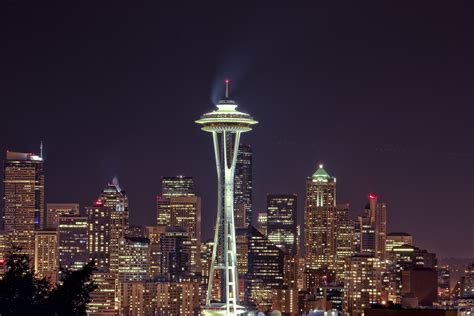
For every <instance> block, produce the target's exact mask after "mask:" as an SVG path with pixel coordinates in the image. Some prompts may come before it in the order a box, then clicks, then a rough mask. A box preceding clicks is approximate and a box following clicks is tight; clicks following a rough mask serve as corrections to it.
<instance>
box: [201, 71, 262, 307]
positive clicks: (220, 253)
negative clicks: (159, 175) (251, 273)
mask: <svg viewBox="0 0 474 316" xmlns="http://www.w3.org/2000/svg"><path fill="white" fill-rule="evenodd" d="M216 106H217V109H216V110H214V111H212V112H210V113H206V114H204V115H202V116H201V118H200V119H199V120H197V121H196V123H198V124H201V125H202V130H203V131H206V132H210V133H212V140H213V142H214V154H215V158H216V168H217V217H216V226H215V231H214V247H213V249H212V259H211V269H210V271H209V280H208V286H207V295H206V306H205V308H204V312H203V314H204V315H238V314H242V313H244V312H245V308H244V307H243V306H240V305H238V299H239V291H238V289H239V286H238V274H237V249H236V240H235V225H234V174H235V164H236V161H237V152H238V148H239V141H240V134H241V133H244V132H248V131H251V130H252V128H251V126H252V125H253V124H257V123H258V122H257V121H255V120H254V119H253V118H252V117H251V116H250V115H249V114H247V113H243V112H239V111H237V110H236V108H237V103H235V101H233V100H230V99H229V80H225V98H224V99H222V100H220V101H219V102H218V103H217V105H216ZM216 272H219V273H220V274H219V275H220V280H221V299H220V302H215V301H213V300H212V286H213V284H214V282H213V281H214V276H215V274H216Z"/></svg>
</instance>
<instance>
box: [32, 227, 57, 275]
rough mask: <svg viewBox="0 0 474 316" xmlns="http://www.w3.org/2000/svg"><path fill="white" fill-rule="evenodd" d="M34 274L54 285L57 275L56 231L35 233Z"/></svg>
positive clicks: (48, 230) (38, 231) (49, 230)
mask: <svg viewBox="0 0 474 316" xmlns="http://www.w3.org/2000/svg"><path fill="white" fill-rule="evenodd" d="M34 258H35V260H34V264H35V266H34V268H35V273H36V274H37V276H38V277H39V278H47V279H50V280H51V282H52V284H55V283H56V280H57V273H58V236H57V234H56V230H51V229H46V230H45V229H42V230H37V231H35V257H34Z"/></svg>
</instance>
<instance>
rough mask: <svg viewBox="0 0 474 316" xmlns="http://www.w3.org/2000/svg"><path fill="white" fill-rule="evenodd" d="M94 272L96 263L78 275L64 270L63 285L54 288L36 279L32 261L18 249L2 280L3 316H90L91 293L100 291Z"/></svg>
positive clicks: (0, 308) (0, 300) (10, 260)
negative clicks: (94, 280) (88, 304)
mask: <svg viewBox="0 0 474 316" xmlns="http://www.w3.org/2000/svg"><path fill="white" fill-rule="evenodd" d="M94 271H95V262H94V261H91V262H89V263H88V264H87V265H85V266H84V267H83V268H82V269H80V270H78V271H72V272H71V271H68V270H63V273H62V274H63V276H62V278H61V281H60V283H59V284H57V285H55V286H53V285H51V284H50V282H49V280H47V279H45V278H42V279H38V278H35V276H34V270H33V268H32V267H31V265H30V259H29V257H28V256H27V255H25V254H21V253H19V252H18V251H16V250H15V249H14V250H13V251H12V252H11V253H10V254H9V255H8V258H7V261H6V272H5V274H4V276H3V279H2V280H0V315H1V316H17V315H38V316H43V315H44V316H46V315H55V316H63V315H64V316H65V315H76V316H79V315H81V316H82V315H86V308H87V303H89V302H90V293H91V292H92V291H94V290H95V289H96V288H97V286H96V285H95V284H94V282H93V281H92V280H91V277H92V273H93V272H94Z"/></svg>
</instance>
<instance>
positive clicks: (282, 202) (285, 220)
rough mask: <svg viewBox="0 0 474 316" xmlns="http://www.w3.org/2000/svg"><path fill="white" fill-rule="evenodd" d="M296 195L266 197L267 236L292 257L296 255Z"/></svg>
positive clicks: (270, 195) (271, 195)
mask: <svg viewBox="0 0 474 316" xmlns="http://www.w3.org/2000/svg"><path fill="white" fill-rule="evenodd" d="M296 214H297V196H296V194H269V195H267V236H268V239H269V240H270V241H271V242H273V243H274V244H275V245H277V246H278V247H282V248H284V249H285V250H286V251H287V252H288V253H290V254H292V255H293V256H295V255H296V253H297V248H298V244H297V235H296V234H297V232H296V226H297V221H296Z"/></svg>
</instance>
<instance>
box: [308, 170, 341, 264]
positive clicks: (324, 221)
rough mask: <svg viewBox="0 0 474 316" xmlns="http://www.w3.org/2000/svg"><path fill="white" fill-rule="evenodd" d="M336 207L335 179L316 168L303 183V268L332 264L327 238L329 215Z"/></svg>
mask: <svg viewBox="0 0 474 316" xmlns="http://www.w3.org/2000/svg"><path fill="white" fill-rule="evenodd" d="M335 206H336V178H334V177H331V176H330V175H329V174H328V173H327V172H326V170H324V168H323V165H319V169H318V170H316V171H315V172H314V173H313V175H312V176H311V177H308V179H307V180H306V203H305V213H304V224H305V227H304V234H305V238H304V250H305V259H306V265H307V266H308V267H309V268H311V269H317V268H320V267H322V266H323V265H327V263H328V262H330V261H333V258H332V251H331V250H330V249H331V248H333V245H332V242H333V241H332V240H331V238H329V237H330V235H331V234H330V233H331V232H330V229H331V223H330V222H331V213H332V210H334V207H335Z"/></svg>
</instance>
